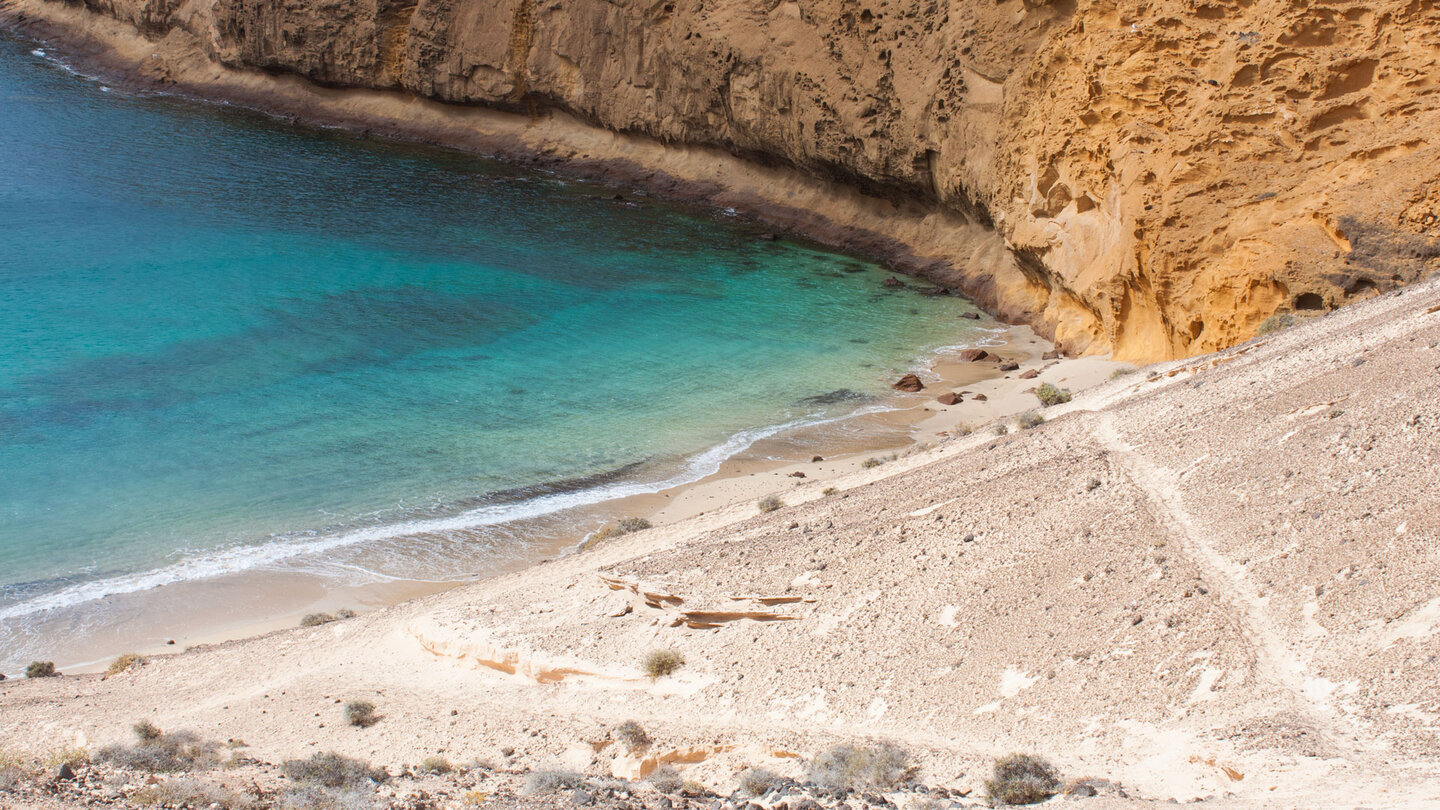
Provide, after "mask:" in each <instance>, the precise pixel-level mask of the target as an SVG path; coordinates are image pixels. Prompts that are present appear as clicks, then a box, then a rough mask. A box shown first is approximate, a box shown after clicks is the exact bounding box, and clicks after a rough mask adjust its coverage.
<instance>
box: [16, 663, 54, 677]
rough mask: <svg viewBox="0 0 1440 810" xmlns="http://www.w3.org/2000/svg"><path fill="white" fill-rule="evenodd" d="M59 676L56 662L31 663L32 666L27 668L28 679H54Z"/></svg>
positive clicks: (26, 675)
mask: <svg viewBox="0 0 1440 810" xmlns="http://www.w3.org/2000/svg"><path fill="white" fill-rule="evenodd" d="M59 674H60V673H58V672H56V671H55V662H54V661H31V662H30V666H28V667H25V677H27V678H53V677H55V676H56V675H59Z"/></svg>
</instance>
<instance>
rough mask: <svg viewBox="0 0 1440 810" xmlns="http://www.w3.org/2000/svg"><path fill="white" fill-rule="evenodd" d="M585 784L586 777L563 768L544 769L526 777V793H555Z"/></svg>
mask: <svg viewBox="0 0 1440 810" xmlns="http://www.w3.org/2000/svg"><path fill="white" fill-rule="evenodd" d="M584 782H585V777H583V776H581V775H580V774H578V773H576V772H574V771H567V770H564V769H562V768H544V769H541V770H538V771H532V772H531V774H530V775H529V776H527V777H525V792H526V793H529V794H532V795H533V794H539V793H554V792H555V791H557V790H569V789H571V788H577V787H580V785H581V784H583V783H584Z"/></svg>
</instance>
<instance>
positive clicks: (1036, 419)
mask: <svg viewBox="0 0 1440 810" xmlns="http://www.w3.org/2000/svg"><path fill="white" fill-rule="evenodd" d="M1015 422H1016V424H1018V425H1020V429H1021V430H1029V429H1030V428H1033V427H1039V426H1041V425H1043V424H1045V417H1043V416H1041V415H1040V414H1038V413H1036V412H1034V411H1026V412H1025V413H1022V414H1020V415H1019V416H1017V417H1015Z"/></svg>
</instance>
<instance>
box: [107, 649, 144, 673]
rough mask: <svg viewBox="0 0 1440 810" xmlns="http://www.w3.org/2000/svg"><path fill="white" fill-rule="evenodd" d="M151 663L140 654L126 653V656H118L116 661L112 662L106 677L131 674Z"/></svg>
mask: <svg viewBox="0 0 1440 810" xmlns="http://www.w3.org/2000/svg"><path fill="white" fill-rule="evenodd" d="M149 661H150V659H149V658H146V657H145V656H143V655H141V654H139V653H125V654H124V655H119V656H116V657H115V660H114V661H111V662H110V666H109V667H108V668H107V669H106V670H105V677H106V678H111V677H114V676H116V675H120V674H122V673H125V672H129V671H130V670H132V669H137V668H139V667H143V666H145V665H146V664H147V663H149Z"/></svg>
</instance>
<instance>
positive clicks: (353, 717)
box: [345, 700, 380, 728]
mask: <svg viewBox="0 0 1440 810" xmlns="http://www.w3.org/2000/svg"><path fill="white" fill-rule="evenodd" d="M345 722H347V723H349V724H350V725H352V726H357V727H359V728H369V727H371V726H373V725H375V724H376V723H378V722H380V715H378V714H376V713H375V704H374V703H371V702H370V701H368V700H352V701H350V702H349V703H346V704H345Z"/></svg>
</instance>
